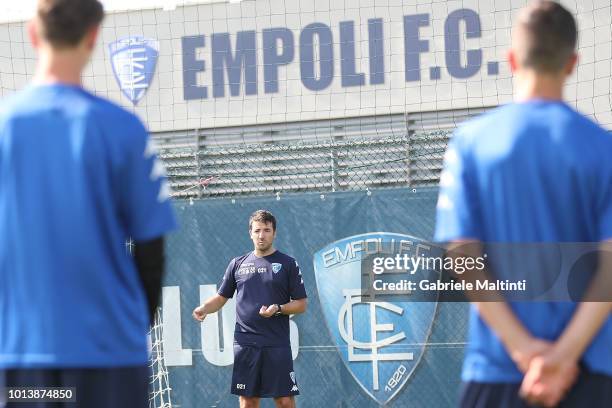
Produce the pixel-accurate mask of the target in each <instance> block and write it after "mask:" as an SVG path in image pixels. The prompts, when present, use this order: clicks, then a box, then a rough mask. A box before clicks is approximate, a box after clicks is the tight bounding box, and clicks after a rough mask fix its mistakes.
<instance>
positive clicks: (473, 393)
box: [459, 368, 612, 408]
mask: <svg viewBox="0 0 612 408" xmlns="http://www.w3.org/2000/svg"><path fill="white" fill-rule="evenodd" d="M582 370H583V371H581V374H580V375H579V377H578V380H577V381H576V384H574V386H573V387H572V388H571V389H570V391H569V392H568V393H567V395H566V397H565V399H564V400H563V401H561V403H560V404H559V405H557V407H556V408H586V407H588V408H610V407H612V377H609V376H606V375H602V374H595V373H590V372H588V371H585V369H584V368H582ZM520 388H521V384H520V383H476V382H468V383H464V384H463V389H462V392H461V398H460V402H459V406H460V407H461V408H536V406H534V405H530V404H528V403H527V402H526V401H525V400H523V399H522V398H521V397H520V396H519V390H520Z"/></svg>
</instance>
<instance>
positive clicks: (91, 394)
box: [0, 366, 150, 408]
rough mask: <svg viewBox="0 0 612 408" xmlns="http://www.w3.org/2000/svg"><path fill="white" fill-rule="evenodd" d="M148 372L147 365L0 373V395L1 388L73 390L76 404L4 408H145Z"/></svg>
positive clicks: (21, 404)
mask: <svg viewBox="0 0 612 408" xmlns="http://www.w3.org/2000/svg"><path fill="white" fill-rule="evenodd" d="M149 372H150V369H149V367H147V366H142V367H116V368H115V367H113V368H70V369H10V370H4V371H3V370H0V393H2V394H3V393H4V387H62V388H63V387H74V388H75V394H76V395H75V396H76V402H46V403H45V402H9V403H8V404H7V405H6V408H109V407H113V408H147V407H148V406H149V396H148V393H149V391H148V389H149ZM3 400H4V395H2V396H0V407H2V406H3Z"/></svg>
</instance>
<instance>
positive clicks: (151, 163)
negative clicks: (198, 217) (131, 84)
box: [0, 84, 175, 369]
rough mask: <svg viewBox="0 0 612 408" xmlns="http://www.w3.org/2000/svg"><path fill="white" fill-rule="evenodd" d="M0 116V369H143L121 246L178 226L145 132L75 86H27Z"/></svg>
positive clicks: (142, 320)
mask: <svg viewBox="0 0 612 408" xmlns="http://www.w3.org/2000/svg"><path fill="white" fill-rule="evenodd" d="M0 109H1V110H0V242H2V245H0V316H2V317H1V318H0V369H7V368H47V367H49V368H51V367H53V368H62V367H111V366H134V365H142V364H146V363H147V360H148V358H147V357H148V356H147V338H146V333H147V331H148V322H149V315H148V314H149V313H148V309H147V303H146V298H145V293H144V290H143V286H142V283H141V281H140V278H139V276H138V273H137V270H136V268H135V265H134V262H133V260H132V258H131V256H130V255H129V253H128V251H127V250H126V245H125V243H126V240H127V238H128V237H132V238H133V239H134V240H135V241H137V242H138V241H147V240H150V239H153V238H157V237H160V236H162V235H163V234H165V233H166V232H168V231H169V230H171V229H173V228H174V227H175V221H174V216H173V213H172V209H171V205H170V202H169V200H168V193H169V190H168V187H167V185H166V181H165V172H164V169H163V166H162V165H161V163H159V161H158V160H157V157H156V154H155V149H154V148H153V145H152V144H151V143H150V141H149V138H148V134H147V131H146V130H145V128H144V126H143V125H142V124H141V122H140V121H139V120H138V119H137V118H136V117H135V116H134V115H133V114H131V113H128V112H127V111H124V110H123V109H121V108H119V107H118V106H116V105H114V104H112V103H111V102H108V101H105V100H103V99H101V98H98V97H96V96H93V95H91V94H90V93H88V92H86V91H85V90H83V89H82V88H80V87H77V86H70V85H61V84H55V85H37V86H31V87H29V88H27V89H25V90H24V91H22V92H20V93H17V94H16V95H13V96H12V97H10V98H9V99H8V100H6V101H5V102H3V103H2V105H1V107H0Z"/></svg>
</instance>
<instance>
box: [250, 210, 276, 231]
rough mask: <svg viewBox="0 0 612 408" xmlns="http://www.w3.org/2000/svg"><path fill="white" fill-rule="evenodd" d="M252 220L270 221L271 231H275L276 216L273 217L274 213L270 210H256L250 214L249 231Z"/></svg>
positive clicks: (265, 222)
mask: <svg viewBox="0 0 612 408" xmlns="http://www.w3.org/2000/svg"><path fill="white" fill-rule="evenodd" d="M254 221H258V222H263V223H264V224H267V223H271V224H272V231H276V218H274V215H272V213H271V212H270V211H267V210H257V211H255V212H254V213H253V214H251V217H250V218H249V232H250V231H251V227H252V226H253V222H254Z"/></svg>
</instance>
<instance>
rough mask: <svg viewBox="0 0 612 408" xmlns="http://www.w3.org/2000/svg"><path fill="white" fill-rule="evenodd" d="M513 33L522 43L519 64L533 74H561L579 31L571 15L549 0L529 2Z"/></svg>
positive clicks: (574, 48) (574, 45) (571, 53)
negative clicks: (532, 71) (534, 72)
mask: <svg viewBox="0 0 612 408" xmlns="http://www.w3.org/2000/svg"><path fill="white" fill-rule="evenodd" d="M514 29H515V30H521V34H523V37H522V39H523V40H524V41H523V42H522V43H521V44H520V45H519V46H518V47H516V48H514V47H513V48H514V49H515V50H517V51H518V55H517V57H518V58H519V61H518V62H519V64H521V65H522V66H524V67H526V68H531V69H534V70H535V71H536V72H542V73H556V72H559V71H561V70H562V69H563V68H564V67H565V65H566V64H567V62H568V61H569V59H570V58H571V57H572V55H574V53H575V51H576V44H577V42H578V29H577V26H576V20H575V19H574V16H572V13H570V12H569V11H568V10H567V9H566V8H564V7H563V6H561V5H560V4H559V3H556V2H554V1H549V0H537V1H533V2H531V3H530V4H529V5H528V6H527V7H525V8H524V9H523V10H522V11H521V12H520V13H519V15H518V20H517V22H516V23H515V27H514Z"/></svg>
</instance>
